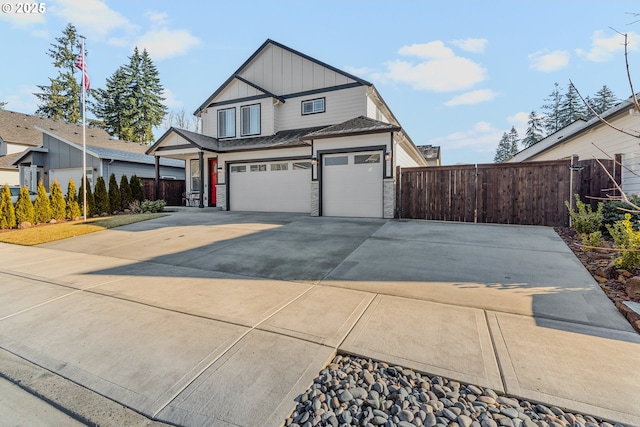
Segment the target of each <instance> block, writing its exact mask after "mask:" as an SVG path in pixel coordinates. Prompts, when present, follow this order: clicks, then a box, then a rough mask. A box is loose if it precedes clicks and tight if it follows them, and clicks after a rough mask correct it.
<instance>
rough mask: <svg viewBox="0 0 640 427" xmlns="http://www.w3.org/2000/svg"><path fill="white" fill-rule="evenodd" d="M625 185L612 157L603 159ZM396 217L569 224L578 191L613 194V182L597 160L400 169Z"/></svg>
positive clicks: (594, 202)
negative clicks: (567, 203)
mask: <svg viewBox="0 0 640 427" xmlns="http://www.w3.org/2000/svg"><path fill="white" fill-rule="evenodd" d="M601 162H602V164H603V165H604V167H605V168H607V170H608V171H609V172H610V173H611V174H612V175H613V176H614V177H615V179H616V181H617V182H618V183H620V170H619V168H618V167H616V164H615V162H614V161H613V160H601ZM397 176H399V177H400V178H399V179H398V180H397V181H396V195H397V197H396V217H398V218H413V219H428V220H443V221H462V222H480V223H495V224H522V225H546V226H568V225H569V211H568V209H567V207H566V205H565V202H566V201H570V200H573V194H579V195H580V198H581V199H582V200H583V201H584V202H586V203H589V202H590V203H591V204H592V206H593V207H594V208H595V207H596V205H597V200H595V199H591V198H589V197H604V196H606V194H612V193H613V188H614V184H613V182H612V181H611V179H610V178H609V177H608V176H607V174H606V172H605V171H604V170H603V169H602V167H601V166H600V165H599V164H598V163H597V161H596V160H582V161H577V159H574V163H573V164H572V161H571V160H569V159H568V160H554V161H544V162H526V163H501V164H480V165H461V166H437V167H420V168H402V169H399V173H398V175H397Z"/></svg>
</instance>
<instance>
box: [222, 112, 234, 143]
mask: <svg viewBox="0 0 640 427" xmlns="http://www.w3.org/2000/svg"><path fill="white" fill-rule="evenodd" d="M235 136H236V109H235V108H227V109H225V110H218V138H233V137H235Z"/></svg>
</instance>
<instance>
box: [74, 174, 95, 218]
mask: <svg viewBox="0 0 640 427" xmlns="http://www.w3.org/2000/svg"><path fill="white" fill-rule="evenodd" d="M85 182H86V183H87V216H88V217H90V216H93V215H94V214H95V202H94V200H93V191H91V181H89V180H88V179H86V178H84V177H83V179H82V183H81V184H80V189H79V190H78V206H79V207H80V215H83V216H84V183H85Z"/></svg>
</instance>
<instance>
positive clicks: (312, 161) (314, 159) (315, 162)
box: [311, 156, 318, 166]
mask: <svg viewBox="0 0 640 427" xmlns="http://www.w3.org/2000/svg"><path fill="white" fill-rule="evenodd" d="M311 164H312V165H313V166H316V165H317V164H318V158H317V157H316V156H313V157H312V158H311Z"/></svg>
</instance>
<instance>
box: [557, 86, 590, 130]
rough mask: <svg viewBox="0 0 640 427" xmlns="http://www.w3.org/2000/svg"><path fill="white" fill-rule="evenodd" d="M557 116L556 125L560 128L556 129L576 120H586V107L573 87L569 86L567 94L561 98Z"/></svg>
mask: <svg viewBox="0 0 640 427" xmlns="http://www.w3.org/2000/svg"><path fill="white" fill-rule="evenodd" d="M558 115H559V120H558V124H559V126H560V127H559V128H558V129H562V128H563V127H565V126H568V125H570V124H571V123H573V122H575V121H576V120H579V119H582V120H585V119H586V118H587V113H586V107H585V105H584V103H583V102H582V100H581V99H580V97H579V96H578V92H577V91H576V88H575V87H574V86H573V85H569V87H568V88H567V92H566V93H565V94H564V96H563V97H562V100H561V102H560V110H559V111H558Z"/></svg>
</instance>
